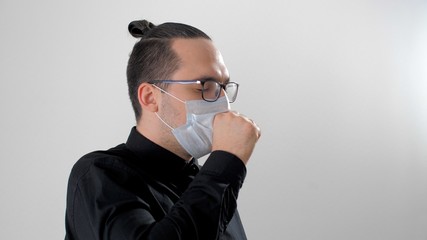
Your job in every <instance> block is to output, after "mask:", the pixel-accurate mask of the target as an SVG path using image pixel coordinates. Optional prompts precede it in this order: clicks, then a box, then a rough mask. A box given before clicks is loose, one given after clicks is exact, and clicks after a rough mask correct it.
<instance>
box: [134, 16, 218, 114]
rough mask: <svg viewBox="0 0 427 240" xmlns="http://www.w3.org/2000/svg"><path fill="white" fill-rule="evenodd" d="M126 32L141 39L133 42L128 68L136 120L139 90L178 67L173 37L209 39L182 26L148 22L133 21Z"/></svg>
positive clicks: (198, 31) (168, 74) (190, 28)
mask: <svg viewBox="0 0 427 240" xmlns="http://www.w3.org/2000/svg"><path fill="white" fill-rule="evenodd" d="M128 30H129V33H130V34H131V35H132V36H134V37H136V38H140V40H139V41H138V42H137V43H135V46H134V47H133V50H132V53H131V54H130V57H129V61H128V66H127V82H128V89H129V97H130V100H131V102H132V107H133V110H134V111H135V117H136V120H137V121H138V120H139V118H140V117H141V114H142V109H141V106H140V105H139V101H138V87H139V85H141V83H143V82H147V81H150V80H161V79H168V78H170V76H171V75H172V73H173V72H175V71H176V70H177V69H178V67H179V62H180V59H179V57H178V56H177V55H176V53H175V52H174V51H173V50H172V47H171V42H172V40H173V39H176V38H205V39H209V40H211V39H210V37H209V36H208V35H206V34H205V33H204V32H202V31H201V30H199V29H197V28H195V27H192V26H189V25H185V24H182V23H163V24H161V25H158V26H155V25H154V24H152V23H151V22H149V21H147V20H138V21H133V22H131V23H130V24H129V26H128Z"/></svg>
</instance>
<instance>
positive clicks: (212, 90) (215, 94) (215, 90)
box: [202, 81, 237, 102]
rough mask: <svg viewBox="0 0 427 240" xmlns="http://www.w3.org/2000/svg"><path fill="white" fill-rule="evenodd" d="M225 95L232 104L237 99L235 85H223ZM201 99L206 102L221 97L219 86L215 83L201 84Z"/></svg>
mask: <svg viewBox="0 0 427 240" xmlns="http://www.w3.org/2000/svg"><path fill="white" fill-rule="evenodd" d="M225 93H226V94H227V97H228V99H229V101H230V102H234V101H235V100H236V97H237V84H236V83H232V82H231V83H228V84H226V85H225ZM202 95H203V96H202V97H203V99H205V100H206V101H212V102H213V101H216V100H217V99H218V98H219V96H220V95H221V85H220V84H219V83H218V82H216V81H206V82H204V84H203V90H202Z"/></svg>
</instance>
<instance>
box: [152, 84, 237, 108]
mask: <svg viewBox="0 0 427 240" xmlns="http://www.w3.org/2000/svg"><path fill="white" fill-rule="evenodd" d="M209 81H212V82H216V83H217V84H218V85H219V86H220V87H221V89H224V92H225V94H227V90H226V87H227V85H228V84H235V85H236V93H235V97H234V99H229V102H230V103H233V102H234V101H236V99H237V94H238V92H239V84H238V83H236V82H227V83H226V84H223V83H220V82H218V81H216V80H213V79H201V80H200V79H195V80H151V81H148V82H147V83H149V84H156V83H166V84H170V83H177V84H194V83H196V84H200V85H202V98H203V100H205V101H206V102H215V101H216V100H218V98H219V96H221V91H220V92H219V94H218V95H217V96H216V98H215V100H207V99H205V97H204V94H203V93H204V88H203V86H204V84H205V82H209ZM231 100H232V101H231Z"/></svg>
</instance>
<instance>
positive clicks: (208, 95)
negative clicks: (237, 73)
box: [148, 79, 239, 103]
mask: <svg viewBox="0 0 427 240" xmlns="http://www.w3.org/2000/svg"><path fill="white" fill-rule="evenodd" d="M148 83H150V84H156V83H166V84H170V83H177V84H194V83H196V84H201V85H202V89H201V91H202V98H203V100H205V101H207V102H215V101H216V100H218V98H219V96H220V95H221V88H222V89H224V90H225V93H226V94H227V97H228V101H229V102H230V103H232V102H234V101H235V100H236V98H237V92H238V90H239V84H237V83H235V82H228V83H226V84H221V83H219V82H217V81H215V80H213V79H206V80H177V81H175V80H152V81H149V82H148Z"/></svg>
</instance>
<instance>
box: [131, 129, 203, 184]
mask: <svg viewBox="0 0 427 240" xmlns="http://www.w3.org/2000/svg"><path fill="white" fill-rule="evenodd" d="M126 147H127V148H128V149H129V150H130V151H131V152H132V153H133V155H135V156H136V158H137V161H136V164H137V165H138V166H139V167H141V169H142V170H143V171H144V172H146V173H148V174H150V175H152V176H155V177H156V176H157V177H162V178H174V177H179V176H183V175H187V176H188V175H192V176H194V175H196V173H197V172H198V171H199V166H198V163H197V160H195V159H194V158H193V159H191V160H190V161H185V160H184V159H182V158H180V157H179V156H177V155H175V154H174V153H172V152H170V151H169V150H167V149H165V148H163V147H161V146H159V145H157V144H156V143H154V142H152V141H151V140H149V139H148V138H146V137H145V136H144V135H142V134H141V133H139V132H138V131H137V130H136V127H133V128H132V130H131V132H130V134H129V137H128V140H127V142H126Z"/></svg>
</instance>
